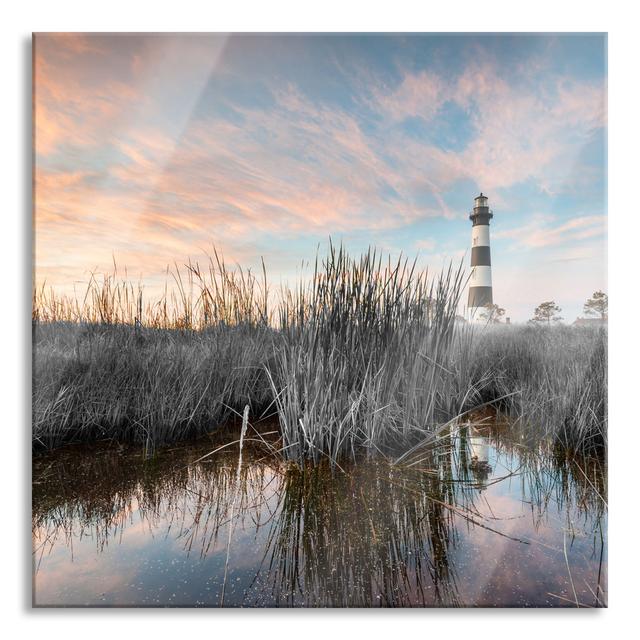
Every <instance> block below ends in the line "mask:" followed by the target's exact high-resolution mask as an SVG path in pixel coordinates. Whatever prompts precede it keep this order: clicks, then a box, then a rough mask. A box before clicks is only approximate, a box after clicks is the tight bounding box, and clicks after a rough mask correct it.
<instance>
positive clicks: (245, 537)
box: [33, 428, 607, 607]
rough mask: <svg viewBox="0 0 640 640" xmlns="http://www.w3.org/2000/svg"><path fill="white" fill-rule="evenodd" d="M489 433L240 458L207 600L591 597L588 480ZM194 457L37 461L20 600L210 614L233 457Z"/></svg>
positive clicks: (473, 602)
mask: <svg viewBox="0 0 640 640" xmlns="http://www.w3.org/2000/svg"><path fill="white" fill-rule="evenodd" d="M489 435H490V434H489V432H488V430H484V431H478V430H476V429H473V428H470V429H468V430H467V429H463V430H462V431H461V433H460V435H459V436H455V437H448V438H446V441H445V442H444V443H443V445H442V446H440V447H439V448H438V449H437V450H435V451H425V452H423V453H422V454H416V455H415V456H414V457H413V458H412V459H411V460H410V461H407V462H408V463H409V464H412V465H413V466H411V467H409V468H406V467H398V466H395V467H394V466H392V465H391V464H389V463H388V462H386V461H383V460H380V459H377V460H367V461H360V462H359V463H358V464H357V465H349V466H347V467H345V465H342V466H343V468H344V469H345V471H346V473H341V472H340V471H337V472H335V473H334V474H333V475H332V474H331V471H330V469H328V468H327V467H324V466H320V467H319V468H315V469H311V468H308V469H307V470H306V471H305V472H304V473H302V472H301V471H300V470H299V469H298V468H296V467H294V466H292V465H287V464H285V463H283V462H281V461H275V460H273V459H271V458H265V457H264V454H263V452H259V451H252V450H251V449H249V450H245V452H244V453H243V455H244V465H243V469H242V472H241V483H240V492H239V497H238V504H237V505H236V508H235V511H234V513H235V516H234V517H233V531H232V535H231V545H230V546H229V549H228V553H229V564H228V575H227V578H226V583H225V584H224V606H248V607H250V606H254V607H255V606H258V607H261V606H340V607H341V606H352V607H353V606H362V607H370V606H553V607H563V606H576V600H577V601H578V602H579V603H580V604H581V605H584V606H603V605H605V604H606V575H607V574H606V567H607V565H606V512H605V511H606V507H605V504H604V500H606V480H605V478H604V474H603V473H602V472H598V470H597V469H596V465H595V463H589V464H583V465H582V466H581V467H580V468H579V469H578V468H577V466H576V465H568V464H566V463H562V462H559V461H557V460H554V459H553V458H552V457H551V456H550V455H543V454H541V453H540V452H537V453H535V454H533V453H527V452H526V450H525V449H523V448H519V447H517V446H514V445H513V443H511V442H509V441H508V440H507V441H500V439H499V438H498V436H497V435H496V434H495V433H494V434H493V435H491V436H490V437H489ZM485 436H486V437H485ZM210 450H211V444H210V443H201V444H200V445H198V446H184V447H178V448H175V449H173V450H169V451H165V452H163V453H162V454H160V455H159V456H158V457H157V458H156V459H154V460H152V461H147V462H146V463H145V462H143V460H142V456H141V455H140V453H139V451H138V450H135V449H132V450H129V449H123V448H120V449H119V450H114V449H104V448H92V449H90V450H87V449H86V448H84V449H82V450H67V451H63V452H58V453H56V454H55V455H52V456H46V457H41V458H36V459H35V461H34V489H33V548H34V603H35V604H36V605H37V606H51V605H63V606H65V605H66V606H85V605H97V606H214V607H215V606H220V603H221V596H222V591H223V582H224V567H225V562H226V559H227V542H228V539H229V526H230V516H231V509H230V507H231V502H232V500H233V496H234V482H235V473H236V463H237V450H236V451H235V452H234V451H232V450H225V451H221V452H220V453H218V454H216V455H215V456H212V457H211V458H207V459H205V460H202V461H200V462H198V463H196V464H189V463H190V462H191V461H194V460H197V459H198V458H199V457H200V456H201V455H203V454H204V453H206V452H207V451H210ZM585 472H586V473H585Z"/></svg>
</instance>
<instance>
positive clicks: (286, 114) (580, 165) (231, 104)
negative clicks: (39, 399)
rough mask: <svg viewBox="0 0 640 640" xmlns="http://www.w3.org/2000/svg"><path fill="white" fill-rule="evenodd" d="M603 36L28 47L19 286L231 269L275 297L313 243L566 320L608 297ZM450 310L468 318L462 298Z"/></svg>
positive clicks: (519, 316)
mask: <svg viewBox="0 0 640 640" xmlns="http://www.w3.org/2000/svg"><path fill="white" fill-rule="evenodd" d="M606 46H607V43H606V36H604V35H601V34H600V35H599V34H596V35H578V34H570V35H552V34H549V35H548V34H545V35H522V34H520V35H508V34H496V35H488V34H487V35H472V34H461V35H456V34H433V35H429V34H416V35H409V34H400V35H364V34H360V35H289V36H287V35H168V34H164V35H121V34H120V35H82V34H38V35H36V36H35V44H34V56H33V64H34V141H35V142H34V144H35V173H34V184H35V190H34V210H35V213H34V225H35V280H36V284H42V283H43V282H46V285H47V286H51V287H53V288H54V289H56V290H58V291H60V292H64V293H69V292H71V291H72V290H73V288H74V286H75V287H81V283H84V282H86V280H87V278H88V276H89V274H90V272H92V271H93V272H98V273H101V272H110V271H111V270H112V268H113V262H114V260H115V262H116V263H117V264H118V266H119V268H120V269H121V270H123V269H124V267H126V269H127V273H128V275H129V276H130V277H131V278H132V279H135V280H138V279H141V280H142V281H143V282H144V284H145V291H146V292H147V293H148V295H150V296H152V297H153V295H154V292H158V293H159V292H160V291H161V289H162V285H163V283H164V281H165V278H166V268H167V266H168V265H173V264H174V263H178V264H182V263H184V262H186V261H187V260H188V259H192V260H199V261H201V262H202V261H203V259H204V256H205V255H206V254H207V253H211V251H212V248H213V247H215V248H216V249H217V250H219V251H221V252H222V254H223V255H224V257H225V260H226V261H227V262H229V263H232V264H233V263H238V264H240V265H241V266H243V267H250V268H253V269H258V268H259V265H260V260H261V258H263V259H264V262H265V264H266V267H267V271H268V273H269V278H270V280H271V282H272V283H273V284H274V285H278V284H279V283H290V284H293V283H294V282H295V281H296V279H297V278H299V277H300V275H301V273H305V270H304V269H302V268H301V265H303V264H304V263H305V262H309V261H311V263H313V261H314V259H315V256H316V253H317V252H318V251H319V252H320V255H322V254H323V253H324V252H325V251H326V247H327V243H328V240H329V238H331V239H332V241H333V242H334V243H336V244H337V243H342V244H344V245H345V246H346V247H347V248H348V250H349V251H350V252H352V253H353V254H356V255H357V254H359V253H360V252H362V251H366V250H367V248H368V247H369V246H374V247H377V248H378V249H380V250H381V251H383V252H385V253H390V254H391V255H392V256H394V257H396V256H398V255H399V254H403V255H406V256H408V257H409V258H411V259H413V258H417V260H418V264H419V266H420V267H421V268H428V269H430V270H431V271H432V273H434V274H435V273H438V272H439V271H440V270H441V269H442V268H443V267H446V266H447V265H448V264H449V262H450V261H453V262H454V264H456V265H457V264H459V262H460V261H461V260H462V261H463V263H464V266H465V268H467V270H468V264H469V260H470V247H469V245H470V238H471V222H470V220H469V218H468V216H469V212H470V210H471V208H472V207H473V199H474V197H475V196H477V195H478V194H479V193H480V191H482V192H483V193H484V194H485V195H487V196H488V198H489V205H490V207H491V208H492V209H493V213H494V218H493V220H492V221H491V257H492V275H493V296H494V302H496V303H497V304H499V305H500V306H501V307H503V308H505V309H506V315H507V316H509V317H510V318H511V319H512V321H514V322H524V321H526V320H527V319H529V318H531V317H532V316H533V310H534V308H535V307H536V306H537V305H538V304H540V303H541V302H543V301H547V300H554V301H555V302H556V303H558V304H559V305H560V307H561V308H562V313H561V315H562V316H563V317H564V318H565V321H568V322H572V321H573V320H574V319H575V318H576V317H577V316H581V315H583V313H582V306H583V304H584V301H585V300H586V299H587V298H588V297H589V296H590V295H591V294H592V293H593V292H594V291H596V290H599V289H602V290H604V291H606V290H607V244H606V234H607V164H606V162H607V160H606V154H607V59H606ZM465 300H466V297H465Z"/></svg>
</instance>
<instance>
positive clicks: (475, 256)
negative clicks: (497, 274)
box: [467, 193, 493, 322]
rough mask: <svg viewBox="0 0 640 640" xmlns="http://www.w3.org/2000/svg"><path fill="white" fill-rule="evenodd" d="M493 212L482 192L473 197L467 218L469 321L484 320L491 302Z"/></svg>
mask: <svg viewBox="0 0 640 640" xmlns="http://www.w3.org/2000/svg"><path fill="white" fill-rule="evenodd" d="M491 218H493V212H492V211H491V209H489V203H488V198H487V196H485V195H483V194H482V193H481V194H480V195H479V196H478V197H477V198H476V199H475V201H474V207H473V211H472V212H471V214H470V215H469V219H470V220H471V222H472V223H473V226H472V228H471V275H470V277H469V298H468V300H467V314H468V318H469V321H470V322H482V321H486V319H487V316H486V314H485V313H484V312H486V307H487V305H491V304H493V287H492V284H491V246H490V242H489V221H490V220H491Z"/></svg>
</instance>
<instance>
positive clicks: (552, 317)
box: [531, 300, 562, 326]
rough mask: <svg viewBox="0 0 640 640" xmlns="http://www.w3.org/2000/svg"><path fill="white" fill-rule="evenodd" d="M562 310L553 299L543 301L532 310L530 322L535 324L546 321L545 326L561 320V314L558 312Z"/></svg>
mask: <svg viewBox="0 0 640 640" xmlns="http://www.w3.org/2000/svg"><path fill="white" fill-rule="evenodd" d="M561 311H562V309H561V308H560V307H559V306H558V305H557V304H556V303H555V302H553V300H551V301H549V302H543V303H542V304H539V305H538V306H537V307H536V310H535V311H534V312H533V318H532V320H531V322H534V323H536V324H539V323H542V322H546V323H547V326H548V325H550V324H551V323H552V322H559V321H560V320H562V316H559V315H558V314H559V313H560V312H561Z"/></svg>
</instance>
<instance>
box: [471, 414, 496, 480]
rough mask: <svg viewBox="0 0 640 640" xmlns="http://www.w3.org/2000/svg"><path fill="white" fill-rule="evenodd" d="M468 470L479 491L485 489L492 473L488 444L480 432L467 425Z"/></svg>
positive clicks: (476, 428)
mask: <svg viewBox="0 0 640 640" xmlns="http://www.w3.org/2000/svg"><path fill="white" fill-rule="evenodd" d="M468 433H469V453H470V458H469V469H470V470H471V472H472V473H473V475H474V477H475V479H476V480H477V482H478V485H479V486H478V488H479V489H481V490H482V489H485V488H486V480H487V478H488V477H489V474H490V473H491V471H492V468H491V465H490V464H489V444H488V442H487V438H486V437H485V436H484V435H483V433H482V430H481V429H479V428H478V427H474V426H472V425H469V432H468Z"/></svg>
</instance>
